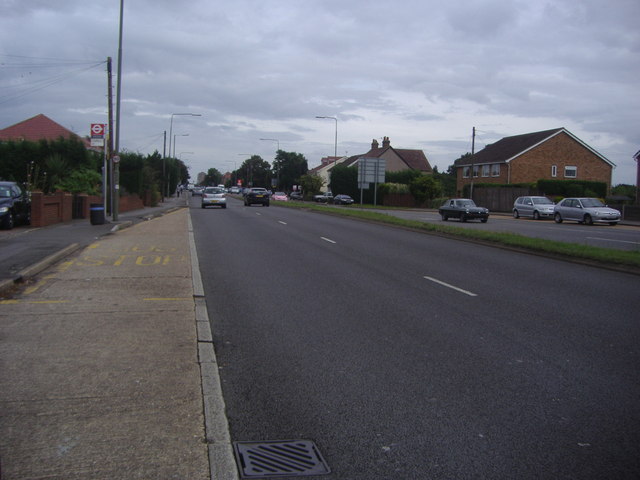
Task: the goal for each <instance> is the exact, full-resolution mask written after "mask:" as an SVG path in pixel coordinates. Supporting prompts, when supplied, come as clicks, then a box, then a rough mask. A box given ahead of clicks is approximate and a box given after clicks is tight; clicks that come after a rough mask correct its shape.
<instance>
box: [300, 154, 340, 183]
mask: <svg viewBox="0 0 640 480" xmlns="http://www.w3.org/2000/svg"><path fill="white" fill-rule="evenodd" d="M347 158H348V157H324V158H322V159H320V165H318V166H317V167H315V168H312V169H311V170H309V171H308V172H307V173H308V174H311V175H318V176H319V177H320V178H322V181H323V182H324V183H323V185H324V186H325V187H326V188H327V189H328V188H329V187H328V185H329V181H330V173H331V169H332V168H333V167H334V166H335V165H337V164H340V163H343V162H344V161H345V160H347Z"/></svg>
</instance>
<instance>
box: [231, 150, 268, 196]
mask: <svg viewBox="0 0 640 480" xmlns="http://www.w3.org/2000/svg"><path fill="white" fill-rule="evenodd" d="M234 173H235V174H236V178H239V179H241V180H242V185H244V186H245V187H264V188H269V187H270V186H271V165H269V162H267V161H265V160H263V159H262V157H261V156H260V155H252V156H251V158H248V159H247V160H245V161H244V162H242V165H240V168H239V169H238V170H236V171H235V172H234Z"/></svg>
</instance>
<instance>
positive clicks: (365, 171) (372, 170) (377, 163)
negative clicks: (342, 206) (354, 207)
mask: <svg viewBox="0 0 640 480" xmlns="http://www.w3.org/2000/svg"><path fill="white" fill-rule="evenodd" d="M386 163H387V162H386V160H385V159H384V158H367V157H362V158H359V159H358V185H359V186H360V203H361V204H362V193H363V192H362V191H363V190H364V189H365V188H366V189H368V188H369V184H371V183H373V184H374V187H373V188H374V192H373V204H374V205H377V201H378V198H377V197H378V183H384V180H385V173H384V172H385V168H386Z"/></svg>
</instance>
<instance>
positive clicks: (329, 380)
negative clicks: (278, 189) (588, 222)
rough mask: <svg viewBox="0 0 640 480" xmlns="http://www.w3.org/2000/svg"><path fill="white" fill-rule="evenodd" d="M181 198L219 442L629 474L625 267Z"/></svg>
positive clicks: (464, 474)
mask: <svg viewBox="0 0 640 480" xmlns="http://www.w3.org/2000/svg"><path fill="white" fill-rule="evenodd" d="M191 201H192V206H193V207H195V208H192V210H191V217H192V222H193V228H194V236H195V240H196V245H197V250H198V257H199V261H200V268H201V274H202V278H203V282H204V287H205V292H206V299H207V309H208V311H209V315H210V318H211V322H212V328H213V333H214V342H215V347H216V351H217V356H218V364H219V368H220V374H221V380H222V384H223V391H224V396H225V402H226V405H227V415H228V419H229V424H230V430H231V436H232V440H234V441H271V440H289V439H310V440H313V441H315V442H316V444H317V446H318V448H319V450H320V451H321V453H322V454H323V455H324V457H325V459H326V461H327V462H328V464H329V467H330V468H331V474H329V475H325V476H317V478H323V479H325V478H327V479H350V480H354V479H368V480H377V479H414V478H415V479H423V478H424V479H451V478H492V479H513V478H521V479H538V478H579V479H590V478H594V479H596V478H597V479H601V478H616V479H623V478H638V476H639V475H640V456H639V455H638V447H637V446H638V444H640V428H639V427H640V407H639V405H638V402H637V399H638V398H639V397H640V372H639V371H638V369H637V366H638V364H639V362H640V351H639V348H638V345H639V344H640V326H639V325H638V323H637V321H636V320H635V319H636V318H637V311H638V306H640V302H639V301H638V299H637V298H638V297H637V292H638V289H639V288H640V279H639V278H638V277H636V276H632V275H627V274H623V273H617V272H611V271H605V270H599V269H596V268H592V267H587V266H583V265H575V264H571V263H566V262H559V261H554V260H550V259H547V258H543V257H537V256H533V255H524V254H516V253H513V252H508V251H504V250H501V249H497V248H490V247H485V246H478V245H472V244H468V243H461V242H457V241H454V240H450V239H444V238H440V237H435V236H429V235H425V234H421V233H416V232H410V231H405V230H401V229H394V228H391V227H385V226H380V225H374V224H369V223H365V222H358V221H353V220H348V219H343V218H337V217H333V216H325V215H318V214H314V213H310V212H305V211H299V210H292V209H285V208H278V207H274V206H272V207H269V208H266V207H259V206H253V207H244V206H242V203H241V202H240V201H237V200H235V199H229V206H228V208H227V209H226V210H222V209H207V210H203V209H200V208H199V199H198V198H195V199H192V200H191ZM490 222H491V220H490ZM615 228H616V229H617V227H615ZM307 478H311V477H307ZM314 478H315V477H314Z"/></svg>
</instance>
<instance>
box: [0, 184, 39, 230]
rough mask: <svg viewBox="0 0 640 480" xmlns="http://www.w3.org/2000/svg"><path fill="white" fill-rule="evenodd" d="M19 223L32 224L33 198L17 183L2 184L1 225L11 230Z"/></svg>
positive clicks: (0, 188)
mask: <svg viewBox="0 0 640 480" xmlns="http://www.w3.org/2000/svg"><path fill="white" fill-rule="evenodd" d="M17 223H23V224H25V225H29V224H30V223H31V197H30V196H29V192H27V191H26V190H24V189H23V188H22V187H21V186H20V185H18V184H17V183H16V182H0V225H2V228H6V229H11V228H13V226H14V225H16V224H17Z"/></svg>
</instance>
